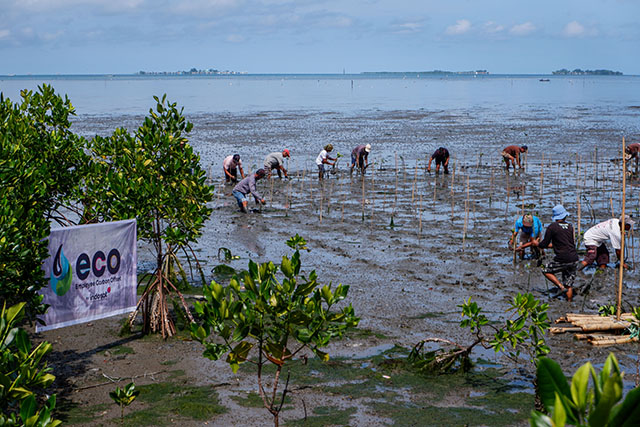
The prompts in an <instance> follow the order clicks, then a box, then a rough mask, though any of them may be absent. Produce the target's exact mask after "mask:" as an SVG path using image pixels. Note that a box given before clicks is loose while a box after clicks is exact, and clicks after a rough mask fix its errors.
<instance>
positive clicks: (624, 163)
mask: <svg viewBox="0 0 640 427" xmlns="http://www.w3.org/2000/svg"><path fill="white" fill-rule="evenodd" d="M626 170H627V160H626V157H625V144H624V136H623V137H622V230H620V272H619V279H618V306H617V310H616V319H617V320H620V307H621V305H622V279H623V277H624V243H625V242H624V238H625V234H626V230H625V228H624V227H625V225H624V220H625V218H624V215H625V206H626V196H627V174H626Z"/></svg>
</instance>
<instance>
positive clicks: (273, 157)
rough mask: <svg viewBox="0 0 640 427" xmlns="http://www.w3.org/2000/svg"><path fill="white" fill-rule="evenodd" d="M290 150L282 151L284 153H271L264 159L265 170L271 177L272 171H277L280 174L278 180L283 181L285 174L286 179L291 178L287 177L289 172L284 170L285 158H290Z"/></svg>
mask: <svg viewBox="0 0 640 427" xmlns="http://www.w3.org/2000/svg"><path fill="white" fill-rule="evenodd" d="M289 156H290V154H289V150H287V149H286V148H285V149H284V150H282V153H278V152H277V151H276V152H275V153H271V154H269V155H267V157H265V158H264V169H265V170H266V171H267V172H268V173H269V176H271V171H272V170H273V169H275V170H276V171H277V172H278V178H280V179H282V174H283V173H284V177H285V178H289V176H288V175H287V170H286V169H285V168H284V158H285V157H289Z"/></svg>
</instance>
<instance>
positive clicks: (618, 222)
mask: <svg viewBox="0 0 640 427" xmlns="http://www.w3.org/2000/svg"><path fill="white" fill-rule="evenodd" d="M633 224H635V222H634V221H633V220H632V219H631V217H630V216H629V215H625V219H624V228H625V230H631V228H632V227H633ZM621 232H622V217H620V219H618V218H611V219H608V220H606V221H603V222H601V223H599V224H596V225H594V226H593V227H591V228H590V229H588V230H587V231H586V233H584V246H585V247H586V249H587V254H586V255H585V257H584V259H583V260H582V261H581V262H580V266H579V269H580V270H582V269H583V268H585V267H586V266H588V265H591V264H593V262H594V261H595V262H596V264H597V265H598V267H599V268H600V269H605V268H606V267H607V264H608V263H609V250H608V249H607V245H606V241H607V240H611V246H613V249H614V250H615V252H616V255H617V256H618V260H619V261H620V262H622V263H623V266H624V268H627V265H626V264H624V261H623V260H622V255H621V253H620V247H621V246H622V245H621V240H622V235H621V234H622V233H621Z"/></svg>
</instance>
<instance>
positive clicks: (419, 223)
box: [418, 193, 422, 243]
mask: <svg viewBox="0 0 640 427" xmlns="http://www.w3.org/2000/svg"><path fill="white" fill-rule="evenodd" d="M418 210H419V211H420V214H419V215H420V216H419V218H418V243H420V236H421V235H422V193H420V207H419V208H418Z"/></svg>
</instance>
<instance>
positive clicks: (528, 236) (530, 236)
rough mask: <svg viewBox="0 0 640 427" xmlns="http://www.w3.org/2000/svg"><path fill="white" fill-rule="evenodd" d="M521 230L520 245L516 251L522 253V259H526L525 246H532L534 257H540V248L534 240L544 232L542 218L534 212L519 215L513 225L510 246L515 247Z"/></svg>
mask: <svg viewBox="0 0 640 427" xmlns="http://www.w3.org/2000/svg"><path fill="white" fill-rule="evenodd" d="M518 232H520V245H519V246H518V247H517V248H516V252H518V254H519V255H520V259H524V250H525V248H527V247H529V246H531V247H532V252H533V256H534V258H538V257H539V255H540V254H539V251H538V248H537V247H536V246H535V245H534V244H533V241H534V240H535V239H537V238H539V237H540V233H542V222H541V221H540V218H538V217H537V216H535V215H532V214H526V215H522V216H519V217H518V219H516V223H515V225H514V227H513V234H512V235H511V238H510V239H509V247H513V246H512V245H513V242H514V241H515V238H516V235H517V234H518Z"/></svg>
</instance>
